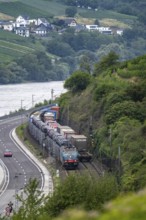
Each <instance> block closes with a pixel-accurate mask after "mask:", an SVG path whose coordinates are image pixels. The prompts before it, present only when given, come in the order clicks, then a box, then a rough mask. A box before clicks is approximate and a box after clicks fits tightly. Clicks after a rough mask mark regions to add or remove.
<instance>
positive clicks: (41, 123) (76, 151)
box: [28, 105, 92, 169]
mask: <svg viewBox="0 0 146 220" xmlns="http://www.w3.org/2000/svg"><path fill="white" fill-rule="evenodd" d="M58 119H59V107H58V106H57V105H50V106H48V107H45V108H42V109H39V110H38V111H35V112H33V113H31V115H30V117H29V123H28V124H29V126H28V128H29V132H30V134H31V135H32V136H33V138H34V139H35V140H37V141H38V143H39V144H40V145H41V146H43V147H45V149H46V150H47V151H48V152H49V154H50V155H51V156H52V157H54V158H55V159H56V160H58V161H60V162H61V164H62V166H63V167H65V168H66V169H76V168H77V167H78V164H79V160H80V161H81V160H86V161H90V160H91V159H92V155H91V154H90V153H89V152H87V151H86V142H87V138H86V137H85V136H84V135H78V134H76V132H75V131H74V130H73V129H72V128H70V127H69V126H62V125H60V124H59V123H58V122H57V121H58Z"/></svg>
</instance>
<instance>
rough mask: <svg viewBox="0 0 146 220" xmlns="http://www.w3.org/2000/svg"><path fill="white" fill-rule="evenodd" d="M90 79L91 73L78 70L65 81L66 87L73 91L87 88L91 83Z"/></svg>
mask: <svg viewBox="0 0 146 220" xmlns="http://www.w3.org/2000/svg"><path fill="white" fill-rule="evenodd" d="M90 79H91V76H90V74H89V73H85V72H82V71H80V70H78V71H76V72H74V73H73V74H72V75H71V76H70V78H68V79H67V80H66V81H65V84H64V87H65V88H66V89H69V90H71V91H72V92H79V91H82V90H84V89H86V87H87V86H88V85H89V83H90Z"/></svg>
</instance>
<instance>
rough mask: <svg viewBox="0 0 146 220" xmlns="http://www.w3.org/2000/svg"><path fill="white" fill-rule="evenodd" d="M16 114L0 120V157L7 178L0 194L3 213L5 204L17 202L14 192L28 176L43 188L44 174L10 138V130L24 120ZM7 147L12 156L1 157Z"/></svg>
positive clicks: (16, 191)
mask: <svg viewBox="0 0 146 220" xmlns="http://www.w3.org/2000/svg"><path fill="white" fill-rule="evenodd" d="M22 117H23V116H17V117H14V118H8V119H5V120H2V121H0V158H1V160H2V161H3V162H4V164H5V165H6V170H7V178H6V180H7V181H6V185H5V187H6V189H5V190H3V192H2V194H1V195H0V213H3V211H4V209H5V207H6V206H7V204H8V203H9V202H10V201H12V202H13V203H14V207H15V208H17V206H18V204H17V201H16V199H15V195H16V193H18V192H19V191H20V190H22V189H23V188H24V186H25V185H26V184H27V182H28V181H29V178H37V179H38V180H39V184H40V187H42V188H43V184H44V175H43V173H42V170H41V169H40V168H39V167H37V166H36V165H35V163H34V162H33V161H32V160H31V159H29V157H28V156H27V155H26V153H25V152H23V150H21V149H20V147H19V146H18V144H17V143H15V142H14V140H13V138H12V131H13V130H14V128H15V127H17V126H18V125H20V124H21V123H22V120H23V122H24V120H26V118H25V116H24V118H22ZM6 148H8V149H10V150H11V151H12V152H13V157H12V158H11V157H8V158H6V157H3V152H4V150H5V149H6Z"/></svg>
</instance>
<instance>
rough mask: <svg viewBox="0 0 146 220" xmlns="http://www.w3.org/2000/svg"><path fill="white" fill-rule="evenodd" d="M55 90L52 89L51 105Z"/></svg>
mask: <svg viewBox="0 0 146 220" xmlns="http://www.w3.org/2000/svg"><path fill="white" fill-rule="evenodd" d="M53 95H54V89H51V103H52V101H53Z"/></svg>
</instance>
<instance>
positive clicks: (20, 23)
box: [15, 15, 29, 27]
mask: <svg viewBox="0 0 146 220" xmlns="http://www.w3.org/2000/svg"><path fill="white" fill-rule="evenodd" d="M27 25H29V17H28V16H22V15H19V16H18V17H17V18H16V22H15V27H26V26H27Z"/></svg>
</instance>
